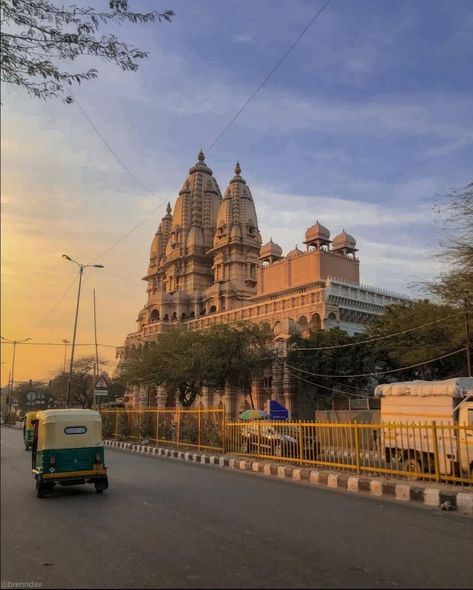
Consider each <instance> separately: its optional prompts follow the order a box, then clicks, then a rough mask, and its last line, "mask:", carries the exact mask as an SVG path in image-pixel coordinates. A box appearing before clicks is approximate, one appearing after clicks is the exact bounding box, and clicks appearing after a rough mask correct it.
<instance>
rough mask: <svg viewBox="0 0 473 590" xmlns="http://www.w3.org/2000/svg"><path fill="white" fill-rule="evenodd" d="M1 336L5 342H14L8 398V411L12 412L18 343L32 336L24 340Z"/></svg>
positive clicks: (26, 339) (25, 340)
mask: <svg viewBox="0 0 473 590" xmlns="http://www.w3.org/2000/svg"><path fill="white" fill-rule="evenodd" d="M0 338H1V339H2V340H4V341H5V342H9V343H10V344H13V358H12V364H11V381H10V399H9V400H8V413H9V414H10V412H11V401H12V397H13V382H14V380H15V354H16V345H17V344H23V343H24V342H28V340H31V338H25V339H24V340H10V339H9V338H4V337H3V336H0Z"/></svg>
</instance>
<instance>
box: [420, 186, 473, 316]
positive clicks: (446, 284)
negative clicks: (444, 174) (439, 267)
mask: <svg viewBox="0 0 473 590" xmlns="http://www.w3.org/2000/svg"><path fill="white" fill-rule="evenodd" d="M444 224H445V229H446V230H449V233H448V238H447V239H445V240H443V242H442V243H441V246H442V247H441V249H440V251H439V252H438V254H437V257H439V258H441V259H442V260H443V261H444V262H446V263H448V265H449V269H448V270H446V271H444V272H442V273H441V274H440V275H439V276H438V277H437V280H436V281H433V282H431V283H428V284H427V290H428V291H429V292H430V293H433V294H434V295H436V296H438V297H439V299H440V300H441V301H443V302H445V303H449V304H452V305H456V306H462V307H467V308H469V307H471V304H472V302H473V183H470V184H468V185H467V186H466V187H465V188H464V189H461V190H460V191H453V192H452V193H451V194H450V195H449V200H448V203H447V214H446V217H445V219H444Z"/></svg>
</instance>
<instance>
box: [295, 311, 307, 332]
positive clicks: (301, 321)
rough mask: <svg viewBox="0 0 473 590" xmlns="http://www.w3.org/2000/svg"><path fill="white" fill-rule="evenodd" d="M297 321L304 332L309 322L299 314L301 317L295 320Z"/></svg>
mask: <svg viewBox="0 0 473 590" xmlns="http://www.w3.org/2000/svg"><path fill="white" fill-rule="evenodd" d="M297 323H298V324H299V326H300V327H301V330H302V331H303V332H306V331H307V330H308V329H309V324H308V322H307V318H306V317H305V315H301V317H300V318H299V319H298V320H297Z"/></svg>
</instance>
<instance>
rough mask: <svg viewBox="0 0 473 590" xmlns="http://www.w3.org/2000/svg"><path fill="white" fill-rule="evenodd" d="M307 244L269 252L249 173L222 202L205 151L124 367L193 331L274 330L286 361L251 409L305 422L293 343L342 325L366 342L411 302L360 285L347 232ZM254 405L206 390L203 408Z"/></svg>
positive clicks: (265, 381) (172, 220) (153, 263)
mask: <svg viewBox="0 0 473 590" xmlns="http://www.w3.org/2000/svg"><path fill="white" fill-rule="evenodd" d="M303 243H304V244H305V250H304V251H302V250H299V249H298V248H297V247H296V248H295V249H294V250H292V251H291V252H288V253H287V254H286V255H285V256H284V255H283V252H282V249H281V247H280V246H278V244H276V243H275V242H273V241H272V240H271V239H270V240H269V242H267V243H265V244H262V239H261V234H260V231H259V228H258V219H257V215H256V209H255V204H254V202H253V197H252V194H251V191H250V188H249V186H248V185H247V183H246V181H245V180H244V178H243V177H242V176H241V169H240V165H239V164H238V163H237V164H236V167H235V175H234V177H233V178H232V179H231V180H230V182H229V184H228V186H227V187H226V189H225V191H224V193H223V197H222V194H221V192H220V188H219V186H218V184H217V181H216V179H215V178H214V176H213V173H212V170H211V169H210V168H209V167H208V166H207V164H206V163H205V157H204V154H203V153H202V151H201V152H200V153H199V155H198V160H197V162H196V164H195V165H194V166H192V168H191V169H190V170H189V175H188V177H187V178H186V180H185V181H184V184H183V185H182V189H181V190H180V192H179V195H178V197H177V200H176V203H175V205H174V209H173V210H172V209H171V206H170V204H168V206H167V210H166V215H165V216H164V217H163V218H162V221H161V223H160V224H159V227H158V230H157V232H156V235H155V236H154V239H153V241H152V243H151V249H150V257H149V265H148V270H147V273H146V275H145V277H144V278H143V280H145V281H146V283H147V296H148V300H147V303H146V305H145V307H144V308H143V309H142V310H141V311H140V312H139V314H138V319H137V329H136V331H135V332H132V333H130V334H128V336H127V337H126V340H125V345H124V347H122V348H119V349H118V351H117V356H118V358H119V361H120V360H121V359H123V357H124V355H125V354H126V350H127V349H128V348H130V347H131V348H133V347H135V348H136V347H139V346H142V344H143V342H145V341H149V340H155V339H157V338H159V335H160V334H162V333H163V332H164V331H167V330H172V329H174V328H175V327H176V326H180V325H183V324H184V325H186V326H187V327H188V329H191V330H198V329H202V328H206V327H207V326H211V325H212V324H217V323H228V322H238V321H249V322H254V323H257V324H268V325H269V327H270V328H271V329H272V331H273V334H274V341H273V346H274V347H275V349H276V350H277V351H278V355H279V361H278V362H275V363H274V364H273V366H272V367H268V369H267V372H266V374H265V376H264V377H263V378H262V379H261V380H258V381H255V382H254V383H253V389H252V393H251V401H252V402H253V403H254V405H255V406H256V407H258V408H260V409H262V408H263V406H264V404H265V402H266V401H267V400H268V399H276V400H278V401H280V402H281V403H282V404H284V405H285V406H286V407H287V408H288V409H289V411H290V412H291V413H292V415H293V416H298V417H302V414H303V413H304V412H303V410H301V407H300V405H299V407H298V406H297V383H296V382H295V381H294V378H293V377H292V376H291V375H290V373H289V371H288V370H287V367H286V366H285V361H284V359H285V356H286V352H287V341H288V339H289V337H290V336H291V335H293V334H302V335H308V334H309V331H310V330H327V329H330V328H332V327H335V326H338V327H340V328H341V329H343V330H345V331H346V332H348V333H349V334H355V333H360V332H363V331H364V330H365V329H366V325H367V324H368V322H369V321H370V320H371V319H373V317H375V316H379V315H381V314H382V313H383V309H384V307H385V306H386V305H389V304H392V303H395V302H398V301H401V300H402V299H403V297H402V296H400V295H397V294H395V293H389V292H387V291H383V290H381V289H377V288H374V287H368V286H366V285H362V284H360V268H359V267H360V262H359V260H358V258H357V256H356V252H357V248H356V241H355V239H354V238H353V236H351V235H350V234H348V233H346V232H345V231H344V230H343V231H342V232H341V233H339V234H338V235H337V236H336V237H334V238H333V240H331V237H330V231H329V230H328V229H327V228H325V227H324V226H323V225H321V224H320V223H319V222H318V221H316V223H315V224H314V225H312V226H311V227H309V228H308V229H307V231H306V232H305V239H304V241H303ZM249 397H250V396H249V395H245V394H242V393H241V392H239V391H235V390H234V389H233V388H230V387H227V388H226V389H225V391H205V392H204V394H203V395H202V396H201V398H200V399H198V402H199V403H202V404H203V405H204V406H217V405H219V404H223V405H224V406H225V407H226V409H227V410H228V412H229V413H230V414H231V415H236V414H237V413H238V412H239V411H240V410H241V409H244V408H246V407H249V404H250V399H249ZM126 399H127V401H128V403H129V404H130V405H132V406H140V405H143V404H147V403H148V400H149V394H148V393H145V392H144V391H140V389H139V388H137V387H130V388H129V390H128V392H127V396H126ZM152 399H153V404H154V403H156V405H157V406H158V407H165V406H175V405H176V398H175V395H174V392H172V391H168V390H167V389H166V388H165V387H164V386H161V387H159V388H157V391H156V396H154V395H153V396H152Z"/></svg>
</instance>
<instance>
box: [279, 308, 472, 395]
mask: <svg viewBox="0 0 473 590" xmlns="http://www.w3.org/2000/svg"><path fill="white" fill-rule="evenodd" d="M448 316H451V317H448ZM442 318H448V319H446V320H445V321H442V322H440V323H437V324H433V325H429V326H426V327H424V328H421V329H420V330H414V331H412V332H408V333H407V334H400V335H399V336H394V337H392V338H386V339H382V340H378V341H375V342H370V343H365V344H359V345H356V346H348V347H342V348H334V349H329V350H320V351H303V350H302V351H298V350H293V351H292V352H291V353H290V354H289V357H288V364H289V365H290V366H293V367H296V368H299V369H303V370H305V371H310V372H311V373H318V374H326V375H343V374H345V375H356V374H366V373H377V375H375V376H372V377H369V376H367V377H351V378H336V377H331V378H329V377H320V376H315V375H309V374H304V373H300V376H301V377H303V378H304V379H307V380H308V381H310V382H311V383H314V384H317V385H316V386H315V389H316V391H317V394H318V395H320V396H321V397H323V396H330V395H331V392H330V390H329V389H330V388H333V389H337V390H341V391H344V392H346V393H348V394H350V393H351V394H353V393H359V394H366V393H367V392H368V394H369V392H372V391H373V389H374V386H375V385H376V384H377V383H390V382H393V381H410V380H414V379H426V380H432V379H448V378H450V377H456V376H464V375H466V356H465V353H463V352H460V353H458V354H456V355H453V356H450V357H447V358H445V359H441V360H439V361H436V362H434V363H429V364H426V365H422V366H419V367H414V368H412V369H406V370H404V371H395V372H393V373H390V372H388V371H391V370H395V369H399V368H400V367H407V366H410V365H416V364H418V363H423V362H424V361H427V360H429V359H432V358H437V357H440V356H442V355H444V354H448V353H450V352H453V351H454V350H458V349H461V348H463V347H464V346H465V332H464V326H463V322H464V316H463V314H462V313H459V312H458V309H457V308H455V307H452V306H449V305H437V304H435V303H431V302H429V301H415V302H414V301H413V302H405V303H400V304H396V305H391V306H389V307H387V308H386V310H385V313H384V315H383V316H382V317H380V318H379V319H377V320H376V321H374V322H373V323H372V324H371V325H370V327H369V329H368V331H367V332H366V333H365V334H360V335H357V336H354V337H350V336H348V335H347V334H346V333H345V332H342V331H341V330H339V329H334V330H330V331H327V332H316V333H313V334H312V335H311V337H310V338H308V339H306V340H304V339H302V338H295V339H294V344H295V345H296V347H298V348H299V347H300V348H311V347H325V346H334V345H340V344H349V343H356V342H362V341H364V340H369V339H372V338H378V337H382V336H389V335H391V334H396V333H398V332H403V331H404V330H410V329H412V328H414V327H416V326H421V325H423V324H428V323H430V322H433V321H435V320H438V319H442ZM293 373H296V374H299V373H297V372H294V371H293ZM333 395H334V396H336V395H337V392H335V391H334V392H333Z"/></svg>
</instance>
